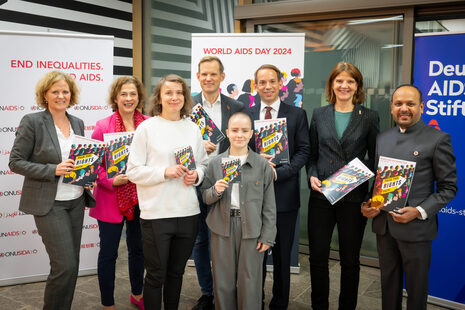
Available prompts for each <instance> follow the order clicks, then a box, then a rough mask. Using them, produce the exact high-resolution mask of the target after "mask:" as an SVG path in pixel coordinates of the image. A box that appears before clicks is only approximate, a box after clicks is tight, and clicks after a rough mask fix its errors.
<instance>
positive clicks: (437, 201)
mask: <svg viewBox="0 0 465 310" xmlns="http://www.w3.org/2000/svg"><path fill="white" fill-rule="evenodd" d="M423 108H424V102H423V100H422V94H421V91H420V90H419V89H418V88H417V87H415V86H413V85H401V86H399V87H398V88H397V89H396V90H395V91H394V93H393V95H392V99H391V114H392V116H393V118H394V121H395V122H396V124H397V126H396V127H394V128H391V129H388V130H386V131H384V132H382V133H381V134H379V135H378V138H377V141H376V156H375V159H376V164H375V167H377V166H378V165H377V162H378V160H379V156H386V157H392V158H396V159H401V160H408V161H414V162H416V166H415V174H414V176H413V181H412V186H411V188H410V192H409V196H408V201H407V206H406V207H404V208H402V209H400V210H398V212H389V213H388V212H384V211H381V212H380V211H379V210H378V209H377V208H374V207H371V206H370V203H371V201H370V200H369V201H367V202H366V203H363V205H362V213H363V215H364V216H366V217H368V218H373V232H374V233H376V240H377V246H378V254H379V265H380V269H381V291H382V306H383V310H388V309H401V308H402V283H403V274H404V273H405V287H406V290H407V294H408V298H407V309H412V310H413V309H415V310H417V309H426V302H427V298H428V270H429V266H430V261H431V244H432V241H433V240H434V239H435V238H436V236H437V232H438V218H437V213H438V212H439V210H441V209H442V208H443V207H444V206H445V205H446V204H447V203H448V202H450V201H451V200H452V199H453V198H454V197H455V194H456V192H457V186H456V183H457V174H456V168H455V156H454V151H453V149H452V144H451V138H450V135H449V134H447V133H445V132H442V131H440V130H437V129H435V128H433V127H430V126H428V125H426V124H425V123H424V122H423V120H422V119H421V113H423Z"/></svg>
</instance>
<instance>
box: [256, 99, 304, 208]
mask: <svg viewBox="0 0 465 310" xmlns="http://www.w3.org/2000/svg"><path fill="white" fill-rule="evenodd" d="M260 109H261V103H258V104H256V105H254V106H253V107H251V108H249V109H248V112H249V114H250V117H251V118H252V127H253V121H255V120H259V119H260ZM284 117H285V118H286V119H287V135H288V137H287V138H288V147H289V158H290V161H289V163H287V164H281V165H277V166H276V174H277V179H276V181H275V183H274V192H275V197H276V209H277V212H289V211H294V210H297V209H299V208H300V169H301V168H302V167H303V166H304V165H305V164H306V163H307V161H308V158H309V156H310V146H309V138H308V121H307V113H306V112H305V110H304V109H301V108H297V107H294V106H291V105H288V104H285V103H284V102H282V101H281V104H280V105H279V111H278V118H284ZM249 146H250V148H251V149H252V150H254V151H256V150H255V138H252V139H250V142H249Z"/></svg>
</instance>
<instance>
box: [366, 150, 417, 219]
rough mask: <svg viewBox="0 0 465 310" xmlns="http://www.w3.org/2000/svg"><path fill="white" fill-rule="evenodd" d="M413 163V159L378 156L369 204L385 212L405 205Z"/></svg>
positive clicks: (411, 177) (412, 172)
mask: <svg viewBox="0 0 465 310" xmlns="http://www.w3.org/2000/svg"><path fill="white" fill-rule="evenodd" d="M415 165H416V163H415V162H413V161H407V160H401V159H396V158H390V157H384V156H380V158H379V162H378V167H377V170H376V179H375V183H374V186H373V197H372V198H371V206H372V207H375V208H378V209H381V210H383V211H387V212H389V211H394V212H396V211H397V210H399V209H402V208H403V207H405V205H406V203H407V199H408V194H409V191H410V188H411V186H412V180H413V175H414V173H415Z"/></svg>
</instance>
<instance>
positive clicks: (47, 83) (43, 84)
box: [36, 71, 79, 109]
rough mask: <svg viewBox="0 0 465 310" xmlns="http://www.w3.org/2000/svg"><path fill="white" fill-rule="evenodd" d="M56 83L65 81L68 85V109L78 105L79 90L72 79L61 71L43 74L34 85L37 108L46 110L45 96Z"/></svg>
mask: <svg viewBox="0 0 465 310" xmlns="http://www.w3.org/2000/svg"><path fill="white" fill-rule="evenodd" d="M58 81H65V82H66V84H68V87H69V92H70V93H71V97H70V99H69V106H68V108H69V107H72V106H73V105H76V104H78V102H79V88H78V87H77V85H76V82H75V81H74V79H73V77H72V76H71V75H69V74H66V73H64V72H61V71H50V72H48V73H47V74H45V75H44V76H43V77H42V78H41V79H40V80H39V82H37V84H36V103H37V105H38V106H39V107H41V108H44V109H47V108H48V102H47V100H45V94H46V93H47V92H48V90H49V89H50V88H51V87H52V85H53V84H55V83H56V82H58Z"/></svg>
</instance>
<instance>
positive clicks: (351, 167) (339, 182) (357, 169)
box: [321, 157, 375, 205]
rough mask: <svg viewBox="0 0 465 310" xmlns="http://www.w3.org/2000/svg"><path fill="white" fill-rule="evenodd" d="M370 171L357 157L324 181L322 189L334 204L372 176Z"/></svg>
mask: <svg viewBox="0 0 465 310" xmlns="http://www.w3.org/2000/svg"><path fill="white" fill-rule="evenodd" d="M374 175H375V174H374V173H373V172H371V171H370V169H368V168H367V167H366V166H365V165H364V164H363V163H362V162H361V161H360V159H358V158H357V157H355V158H354V159H353V160H352V161H351V162H349V163H348V164H347V165H345V166H344V167H342V168H341V169H339V170H338V171H336V173H334V174H332V175H331V176H330V177H329V178H327V179H326V180H324V181H323V182H321V183H322V187H321V191H322V192H323V195H325V197H326V199H328V201H329V202H330V203H331V204H332V205H334V204H335V203H336V202H338V201H339V200H340V199H341V198H342V197H344V196H345V195H347V194H348V193H350V192H351V191H352V190H354V189H355V188H356V187H357V186H359V185H360V184H362V183H363V182H365V181H367V180H369V179H370V178H372V177H373V176H374Z"/></svg>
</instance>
